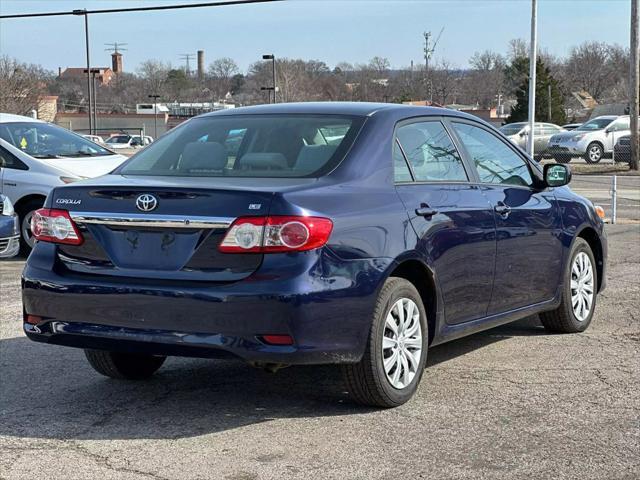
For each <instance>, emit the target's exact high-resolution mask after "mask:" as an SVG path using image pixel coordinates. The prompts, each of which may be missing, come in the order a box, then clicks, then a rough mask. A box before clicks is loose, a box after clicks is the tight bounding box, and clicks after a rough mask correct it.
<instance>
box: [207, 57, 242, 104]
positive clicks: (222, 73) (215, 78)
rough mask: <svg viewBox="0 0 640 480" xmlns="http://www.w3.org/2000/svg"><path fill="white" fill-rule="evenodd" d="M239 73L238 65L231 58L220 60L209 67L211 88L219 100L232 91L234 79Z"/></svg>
mask: <svg viewBox="0 0 640 480" xmlns="http://www.w3.org/2000/svg"><path fill="white" fill-rule="evenodd" d="M239 72H240V69H239V68H238V64H237V63H236V62H235V61H234V60H233V59H232V58H229V57H223V58H218V59H216V60H214V61H213V62H212V63H211V64H210V65H209V77H210V79H209V80H210V81H209V82H208V83H209V84H210V87H209V88H210V89H211V91H212V92H213V93H214V95H215V96H216V97H217V98H218V99H221V98H224V97H225V95H226V94H227V93H228V92H229V91H230V90H231V82H232V79H233V77H234V75H237V74H238V73H239Z"/></svg>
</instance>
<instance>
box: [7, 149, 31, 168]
mask: <svg viewBox="0 0 640 480" xmlns="http://www.w3.org/2000/svg"><path fill="white" fill-rule="evenodd" d="M0 167H2V168H13V169H14V170H29V167H27V166H26V165H25V164H24V163H22V162H21V161H20V160H18V159H17V158H16V157H14V156H13V155H12V154H11V153H9V152H8V151H7V150H5V149H4V148H2V147H0Z"/></svg>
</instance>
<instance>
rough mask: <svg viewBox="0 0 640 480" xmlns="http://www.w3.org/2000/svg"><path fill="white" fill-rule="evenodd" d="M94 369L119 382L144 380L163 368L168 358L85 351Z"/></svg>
mask: <svg viewBox="0 0 640 480" xmlns="http://www.w3.org/2000/svg"><path fill="white" fill-rule="evenodd" d="M84 354H85V355H86V357H87V360H88V361H89V365H91V366H92V367H93V369H94V370H95V371H96V372H98V373H100V374H102V375H104V376H105V377H110V378H116V379H119V380H122V379H126V380H144V379H146V378H149V377H151V376H152V375H153V374H154V373H156V371H157V370H158V369H159V368H160V367H161V366H162V364H163V363H164V361H165V360H166V358H167V357H161V356H155V355H144V354H137V353H118V352H108V351H105V350H89V349H87V350H85V351H84Z"/></svg>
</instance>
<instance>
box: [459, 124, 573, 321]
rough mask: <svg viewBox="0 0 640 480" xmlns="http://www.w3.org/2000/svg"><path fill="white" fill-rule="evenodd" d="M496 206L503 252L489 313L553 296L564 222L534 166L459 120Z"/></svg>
mask: <svg viewBox="0 0 640 480" xmlns="http://www.w3.org/2000/svg"><path fill="white" fill-rule="evenodd" d="M451 124H452V127H453V130H454V131H455V132H456V134H457V135H458V137H459V139H460V141H461V142H462V144H463V145H464V148H465V150H466V152H467V155H468V156H469V157H470V160H471V162H473V164H474V165H475V166H476V170H477V175H478V180H479V183H478V185H479V186H480V188H482V192H483V194H484V195H485V196H486V198H487V199H488V200H489V202H490V204H491V206H492V207H493V210H494V216H495V222H496V239H497V256H496V270H495V272H496V273H495V280H494V288H493V294H492V296H491V302H490V305H489V310H488V313H489V314H495V313H502V312H506V311H509V310H513V309H515V308H519V307H524V306H527V305H532V304H535V303H538V302H542V301H545V300H550V299H552V298H553V296H554V294H555V293H556V289H557V286H558V285H559V284H560V282H561V275H562V252H563V248H562V243H561V235H560V234H561V229H562V223H561V218H560V213H559V211H558V205H557V202H556V199H555V195H554V193H553V191H552V190H551V189H544V190H539V189H537V188H534V181H533V176H532V172H531V168H533V167H532V166H531V165H529V162H528V161H527V160H526V159H525V158H524V157H523V156H521V155H520V154H519V153H518V152H517V151H516V149H514V148H512V147H511V146H510V145H509V144H508V143H506V142H504V141H503V140H502V139H501V138H499V137H498V136H497V135H495V134H494V133H493V132H491V131H490V130H488V129H486V128H484V127H483V126H480V125H477V124H472V123H463V122H458V121H454V122H452V123H451Z"/></svg>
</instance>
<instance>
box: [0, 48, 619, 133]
mask: <svg viewBox="0 0 640 480" xmlns="http://www.w3.org/2000/svg"><path fill="white" fill-rule="evenodd" d="M528 53H529V52H528V46H527V44H526V42H525V41H523V40H521V39H515V40H512V41H511V42H509V45H508V47H507V49H506V51H505V52H494V51H491V50H486V51H480V52H476V53H474V54H473V56H472V57H471V58H470V59H469V62H468V65H465V66H464V67H457V66H454V65H453V64H451V63H450V62H449V61H447V60H446V59H440V60H438V61H436V62H435V63H434V64H433V65H432V66H430V68H429V70H426V69H425V66H424V65H423V64H422V63H421V64H418V65H412V66H407V67H403V68H392V66H391V64H390V62H389V60H388V59H386V58H383V57H373V58H372V59H371V60H369V61H368V62H366V63H361V64H350V63H346V62H342V63H339V64H337V65H335V66H334V67H333V68H331V67H330V66H329V65H327V64H326V63H325V62H323V61H320V60H304V59H290V58H282V59H277V61H276V77H277V78H276V81H277V85H278V90H279V91H278V101H281V102H303V101H332V100H334V101H335V100H341V101H376V102H397V103H400V102H404V101H409V100H432V101H433V102H434V103H436V104H440V105H450V104H462V105H469V106H475V107H477V108H491V107H496V106H497V105H498V103H501V104H503V105H506V108H507V111H509V110H511V117H510V118H509V120H510V121H517V120H520V119H522V118H526V101H527V96H528V73H529V60H528ZM629 59H630V54H629V50H628V49H627V48H624V47H621V46H619V45H611V44H607V43H603V42H585V43H582V44H580V45H578V46H575V47H573V48H572V49H571V50H570V52H569V53H568V55H567V56H565V57H562V58H561V57H557V56H554V55H551V54H550V53H548V52H545V51H541V52H540V53H539V60H538V65H537V67H538V82H537V86H536V90H537V95H538V101H537V108H536V117H537V118H538V119H539V120H543V121H544V120H551V121H554V122H555V123H562V122H564V121H565V120H567V119H566V118H565V113H566V110H565V108H564V107H565V104H566V103H568V102H570V101H571V100H572V98H573V97H572V92H576V91H586V92H588V93H589V94H590V95H591V96H592V97H593V98H594V99H595V100H596V101H597V102H599V103H621V102H627V97H628V93H627V92H628V72H629ZM271 68H272V65H271V62H270V61H257V62H255V63H253V64H252V65H250V67H249V68H248V70H247V71H246V72H242V71H241V70H240V68H239V67H238V65H237V63H236V62H235V61H234V60H233V59H231V58H226V57H225V58H219V59H216V60H214V61H213V62H212V63H211V64H210V65H209V66H208V69H207V70H206V72H204V74H203V75H201V76H198V75H196V74H195V72H188V71H186V70H185V68H182V67H176V66H174V65H171V64H170V63H167V62H163V61H161V60H147V61H145V62H143V63H142V64H141V65H139V67H138V68H137V70H136V71H135V73H121V74H120V75H118V76H117V78H116V79H114V80H113V81H112V82H111V83H110V84H109V85H106V86H100V87H99V88H98V89H97V103H98V109H99V111H101V112H113V113H119V112H127V111H131V110H132V109H134V108H135V104H136V103H145V102H148V101H149V98H148V96H149V95H150V94H158V95H160V101H161V102H212V101H215V102H218V101H227V102H229V103H235V104H240V105H252V104H258V103H265V102H267V101H268V97H267V95H268V94H269V92H268V91H265V90H261V87H270V86H272V70H271ZM549 93H550V94H551V102H550V103H551V106H552V108H551V112H549V111H548V104H549V101H548V95H549ZM42 95H58V96H59V105H60V107H61V108H63V109H66V110H77V111H84V109H85V108H86V104H87V91H86V81H85V80H83V79H68V78H59V77H58V76H57V75H55V74H54V73H53V72H50V71H47V70H45V69H43V68H42V67H40V66H38V65H32V64H25V63H22V62H20V61H18V60H17V59H13V58H10V57H9V56H6V55H5V56H2V57H0V111H3V112H12V113H20V114H25V113H28V112H29V111H30V110H31V109H33V108H34V105H35V104H37V101H38V98H39V97H41V96H42ZM549 113H551V116H549ZM523 115H524V117H523Z"/></svg>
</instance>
